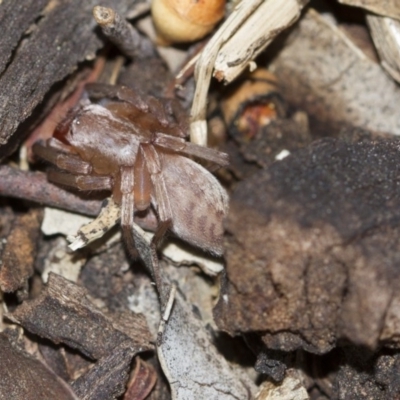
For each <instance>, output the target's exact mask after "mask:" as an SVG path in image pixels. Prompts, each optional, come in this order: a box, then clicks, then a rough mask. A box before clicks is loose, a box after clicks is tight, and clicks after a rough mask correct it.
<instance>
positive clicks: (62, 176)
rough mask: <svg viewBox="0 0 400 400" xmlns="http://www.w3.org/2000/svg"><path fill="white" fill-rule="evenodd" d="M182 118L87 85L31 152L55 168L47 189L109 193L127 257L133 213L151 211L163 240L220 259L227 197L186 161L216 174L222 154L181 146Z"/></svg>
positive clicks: (132, 95) (170, 105) (126, 93)
mask: <svg viewBox="0 0 400 400" xmlns="http://www.w3.org/2000/svg"><path fill="white" fill-rule="evenodd" d="M187 133H188V125H187V121H186V118H185V115H184V111H183V110H182V109H181V108H180V106H179V104H178V103H177V102H176V101H173V100H166V99H165V100H159V99H156V98H155V97H152V96H147V97H146V96H145V97H144V96H141V95H139V94H138V93H137V92H135V91H133V90H131V89H129V88H127V87H125V86H112V85H107V84H100V83H95V84H89V85H86V95H85V98H84V99H83V100H82V101H81V104H80V105H79V106H78V107H77V108H76V109H74V110H72V111H71V112H70V115H69V116H68V117H67V118H66V119H65V121H64V122H62V123H61V124H60V126H59V127H58V128H57V129H56V132H55V133H54V135H53V137H52V138H51V139H49V140H47V141H45V142H43V141H39V142H36V143H35V144H34V146H33V152H34V153H35V154H36V155H37V156H39V157H40V158H42V159H44V160H46V161H48V162H49V163H51V164H53V165H54V166H55V167H56V168H55V169H53V170H50V171H49V172H48V179H49V180H50V181H52V182H54V183H57V184H61V185H65V186H69V187H72V188H77V189H80V190H83V191H93V190H108V191H111V192H112V197H113V199H114V201H115V202H116V203H117V204H118V205H119V206H120V208H121V227H122V230H123V234H124V237H125V239H126V241H127V242H128V247H130V246H131V249H130V250H132V251H133V252H134V247H135V246H134V242H133V236H132V231H131V227H132V225H133V221H134V219H133V218H134V213H135V212H143V213H145V212H150V210H154V211H156V214H157V216H158V221H159V222H158V229H157V232H156V235H157V233H158V234H159V236H163V234H164V233H165V231H167V230H168V229H170V230H171V231H172V232H174V233H175V234H176V235H177V236H178V237H180V238H182V239H183V240H185V241H187V242H189V243H191V244H193V245H195V246H197V247H200V248H202V249H205V250H207V251H210V252H211V253H213V254H216V255H220V254H221V253H222V233H223V226H222V221H223V218H224V216H225V215H226V213H227V209H228V196H227V194H226V191H225V190H224V189H223V187H222V186H221V184H220V183H219V182H218V180H217V179H216V178H215V177H214V176H213V175H212V174H211V173H210V172H209V171H208V170H207V169H206V168H204V167H203V166H201V165H200V164H198V163H197V162H195V161H193V160H192V159H191V158H189V157H194V158H198V159H201V160H204V161H206V162H208V163H212V164H216V165H219V166H224V165H227V163H228V158H227V155H226V154H225V153H222V152H219V151H217V150H213V149H210V148H206V147H203V146H199V145H196V144H193V143H190V142H188V141H186V139H185V138H186V136H187Z"/></svg>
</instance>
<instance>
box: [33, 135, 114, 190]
mask: <svg viewBox="0 0 400 400" xmlns="http://www.w3.org/2000/svg"><path fill="white" fill-rule="evenodd" d="M32 150H33V152H34V153H35V154H36V155H38V156H39V157H41V158H43V159H44V160H46V161H48V162H50V163H51V164H54V165H55V166H56V167H57V168H59V169H60V170H62V171H56V170H51V171H49V173H48V179H49V180H50V181H52V182H54V183H58V184H61V185H65V186H70V187H75V188H77V189H80V190H111V189H112V183H113V182H112V178H111V177H109V176H101V175H98V176H93V175H89V174H90V172H91V170H92V167H91V165H90V163H88V162H86V161H83V160H82V159H81V158H80V157H79V156H78V155H76V154H74V152H73V149H72V148H71V147H70V146H68V145H66V144H64V143H62V142H60V141H59V140H57V139H54V138H52V139H49V140H48V141H47V142H46V144H43V143H42V142H36V143H35V144H34V145H33V147H32ZM60 151H62V152H63V153H60Z"/></svg>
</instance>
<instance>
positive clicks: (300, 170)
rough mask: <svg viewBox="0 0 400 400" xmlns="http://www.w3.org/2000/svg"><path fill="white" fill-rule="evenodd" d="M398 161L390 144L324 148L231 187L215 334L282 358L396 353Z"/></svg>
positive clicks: (325, 143) (318, 145)
mask: <svg viewBox="0 0 400 400" xmlns="http://www.w3.org/2000/svg"><path fill="white" fill-rule="evenodd" d="M399 157H400V152H399V142H398V141H397V140H396V139H388V140H376V141H370V140H364V141H361V142H360V143H351V142H346V141H341V140H335V139H326V140H322V141H318V142H315V143H314V144H313V145H311V146H309V147H308V148H305V149H301V150H298V151H297V152H296V153H294V154H293V155H291V156H289V157H287V158H285V159H284V160H282V161H280V162H276V163H274V164H272V165H270V167H269V168H267V169H266V170H263V171H260V172H259V173H256V174H254V175H252V177H250V178H249V179H248V180H247V181H243V182H242V183H240V184H239V185H238V186H237V188H236V190H235V191H234V193H233V196H232V212H231V214H230V217H229V218H228V221H227V224H226V226H227V229H228V231H229V232H230V233H231V236H229V237H228V238H227V241H226V245H227V247H226V249H227V251H226V256H227V279H226V280H224V281H223V286H222V293H221V295H220V299H219V302H218V305H217V307H216V309H215V317H216V320H217V323H218V325H219V326H220V328H222V329H224V330H226V331H228V332H230V333H231V334H238V333H243V332H254V331H258V332H259V334H260V335H261V336H262V338H263V341H264V343H265V344H266V345H267V347H269V348H275V349H280V350H285V351H291V350H294V349H296V348H299V347H300V348H304V349H306V350H308V351H312V352H316V353H324V352H327V351H329V350H330V349H331V348H332V347H334V346H335V345H336V343H337V340H338V339H340V338H347V339H348V340H350V341H352V342H353V343H356V344H360V345H364V346H368V347H370V348H376V346H377V345H378V344H381V343H382V342H383V341H384V342H385V343H390V344H391V345H392V346H393V347H396V348H397V347H398V346H399V341H398V335H396V327H397V326H398V317H397V315H398V313H396V312H395V304H398V294H397V293H398V288H399V286H400V270H399V269H398V267H397V266H398V265H399V256H398V252H397V251H396V250H395V249H396V248H398V246H399V245H400V241H399V232H400V226H399V224H398V221H399V217H400V215H399V209H400V200H399V199H400V185H399V183H398V176H399V173H400V170H399V163H398V160H399ZM249 194H251V196H250V195H249ZM389 310H392V311H391V312H389ZM389 315H390V318H389ZM386 331H390V334H388V335H386V333H385V332H386Z"/></svg>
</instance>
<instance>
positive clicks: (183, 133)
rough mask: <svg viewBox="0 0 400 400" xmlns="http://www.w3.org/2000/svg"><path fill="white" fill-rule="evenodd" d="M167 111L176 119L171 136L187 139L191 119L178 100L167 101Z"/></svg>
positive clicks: (170, 131) (165, 106) (170, 132)
mask: <svg viewBox="0 0 400 400" xmlns="http://www.w3.org/2000/svg"><path fill="white" fill-rule="evenodd" d="M164 108H165V110H166V111H167V114H168V115H169V116H172V117H174V119H175V121H174V122H175V125H174V126H173V127H172V128H170V130H169V134H170V135H173V136H178V137H182V138H185V137H187V136H188V133H189V118H188V115H187V112H186V110H185V109H184V108H183V107H182V106H181V103H179V101H178V100H177V99H165V105H164Z"/></svg>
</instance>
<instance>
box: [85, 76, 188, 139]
mask: <svg viewBox="0 0 400 400" xmlns="http://www.w3.org/2000/svg"><path fill="white" fill-rule="evenodd" d="M85 88H86V91H87V93H88V95H89V97H90V98H91V99H93V100H101V99H103V98H104V97H108V98H110V99H117V100H120V101H124V102H126V103H129V104H131V105H132V106H134V107H135V108H137V109H138V110H140V111H142V112H143V113H150V114H152V116H153V117H154V118H155V119H156V120H157V121H158V122H159V123H160V124H161V125H162V126H163V127H164V128H166V130H167V131H168V134H170V135H173V136H178V137H187V136H188V132H189V119H188V117H187V115H186V110H184V109H183V108H182V106H181V104H180V103H179V101H178V100H176V99H165V104H164V102H162V101H160V100H159V99H157V98H156V97H153V96H145V95H143V94H141V93H137V92H136V91H134V90H132V89H130V88H128V87H126V86H115V85H110V84H107V83H88V84H86V86H85ZM171 117H173V119H171Z"/></svg>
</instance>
